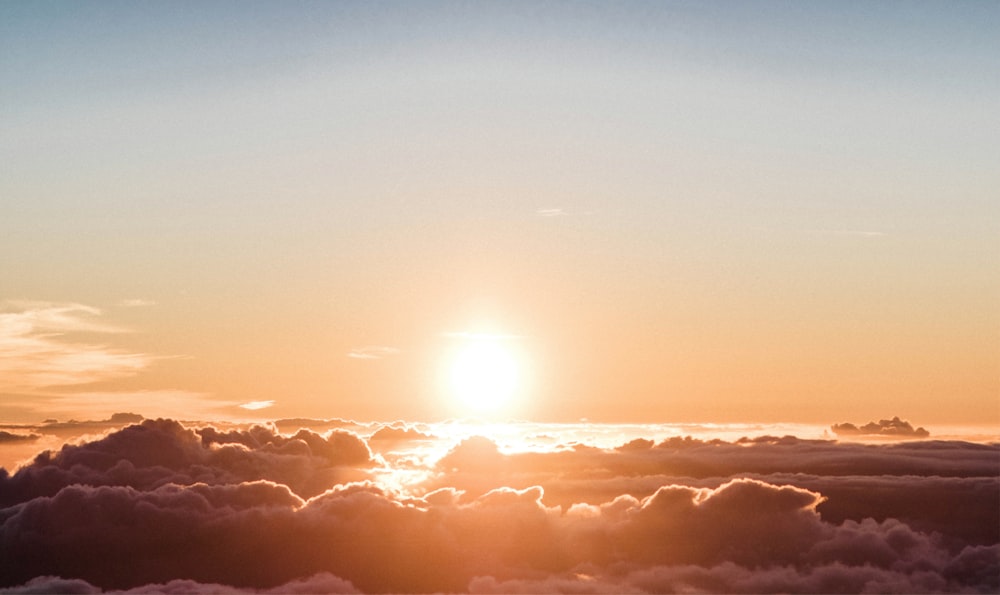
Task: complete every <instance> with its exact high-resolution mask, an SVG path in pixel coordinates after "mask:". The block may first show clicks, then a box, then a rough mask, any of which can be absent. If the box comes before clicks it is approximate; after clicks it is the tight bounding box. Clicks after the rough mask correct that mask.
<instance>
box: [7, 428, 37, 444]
mask: <svg viewBox="0 0 1000 595" xmlns="http://www.w3.org/2000/svg"><path fill="white" fill-rule="evenodd" d="M36 440H38V434H15V433H12V432H7V431H5V430H0V443H7V442H22V443H23V442H34V441H36Z"/></svg>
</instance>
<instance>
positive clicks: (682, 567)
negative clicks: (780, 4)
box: [0, 420, 1000, 593]
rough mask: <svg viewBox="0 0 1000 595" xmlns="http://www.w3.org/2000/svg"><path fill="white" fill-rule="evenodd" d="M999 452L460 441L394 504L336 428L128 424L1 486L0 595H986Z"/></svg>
mask: <svg viewBox="0 0 1000 595" xmlns="http://www.w3.org/2000/svg"><path fill="white" fill-rule="evenodd" d="M387 427H393V426H387ZM396 429H400V428H399V427H396ZM997 454H998V447H997V446H996V445H969V444H966V443H948V442H938V441H933V442H921V443H912V444H892V445H877V446H872V447H869V446H864V445H859V444H839V443H835V442H827V441H803V440H798V439H793V438H771V437H766V438H761V439H753V440H745V441H738V442H736V443H727V442H722V441H706V442H702V441H696V440H693V439H692V440H684V439H680V440H668V441H665V442H661V443H654V442H651V441H633V442H630V443H628V444H626V445H624V446H623V447H622V448H618V449H611V450H604V449H597V448H593V447H589V446H586V445H579V444H577V445H571V446H567V447H565V448H563V449H561V450H556V451H553V452H534V453H518V454H505V453H503V452H502V451H501V450H500V449H499V448H497V446H496V444H495V443H494V442H492V441H491V440H489V439H486V438H482V437H477V438H471V439H467V440H465V441H462V442H461V443H459V444H458V445H456V446H455V447H454V448H453V449H452V450H451V451H450V452H448V453H447V454H446V455H444V456H443V457H442V458H441V459H440V460H439V462H438V464H437V466H436V468H435V469H434V470H433V477H432V478H431V479H430V480H428V481H427V482H425V483H424V484H422V485H421V486H418V487H417V488H415V489H416V490H417V491H415V492H414V493H404V492H397V491H393V490H390V489H387V488H386V487H384V486H382V485H380V484H378V483H375V482H374V481H372V480H366V481H352V479H353V478H356V477H374V475H373V474H372V473H371V468H372V465H375V464H382V463H379V462H378V460H377V459H376V458H373V456H372V455H371V452H370V451H369V450H368V448H367V446H366V445H365V443H364V441H362V440H361V439H360V438H358V436H356V435H354V434H350V433H347V432H344V431H342V430H334V431H331V432H330V433H328V434H325V435H320V434H317V433H315V432H313V431H310V430H298V431H297V432H296V433H295V434H293V435H290V436H287V435H283V434H280V433H278V432H277V431H276V430H275V429H274V428H272V427H267V426H255V427H252V428H248V429H220V428H217V427H212V426H205V427H200V428H198V427H185V426H183V425H181V424H179V423H177V422H173V421H170V420H146V421H143V422H142V423H141V424H137V425H133V426H129V427H127V428H124V429H122V430H120V431H118V432H115V433H113V434H110V435H108V436H106V437H104V438H102V439H100V440H96V441H93V442H90V443H86V444H81V445H77V446H66V447H64V448H63V449H62V450H61V451H59V452H57V453H50V454H47V455H43V456H40V457H39V458H38V459H36V461H35V462H34V463H32V464H31V465H29V466H27V467H25V468H23V469H22V470H21V471H19V472H18V473H16V474H15V475H14V476H4V477H3V478H2V483H0V495H2V496H3V497H4V498H5V501H4V503H3V505H2V506H3V507H2V508H0V586H2V587H16V588H18V589H21V590H22V591H24V592H45V591H53V590H55V591H64V592H82V593H86V592H94V591H95V590H98V589H101V590H116V589H117V590H133V592H158V593H162V592H168V593H169V592H185V593H200V592H213V593H226V592H231V591H234V590H240V591H244V592H352V591H354V590H355V589H357V590H360V591H364V592H420V593H423V592H462V591H473V592H583V593H586V592H601V593H603V592H678V591H709V592H753V593H759V592H946V591H954V592H995V591H997V589H998V588H1000V584H998V577H1000V573H998V570H1000V568H998V563H997V560H998V554H1000V545H998V542H1000V539H998V538H997V537H996V536H995V534H994V533H991V532H990V531H989V530H981V529H977V528H975V527H974V526H973V525H974V524H975V523H974V521H975V515H979V514H985V515H986V516H984V517H980V518H981V519H982V520H981V522H980V525H987V524H989V523H990V522H993V521H992V519H993V518H994V517H990V516H989V514H988V513H987V512H986V511H987V509H988V508H989V507H990V506H993V505H994V502H995V499H996V497H997V494H1000V485H998V483H997V482H998V481H1000V479H998V477H1000V473H998V468H997V466H998V464H1000V459H998V457H997ZM990 461H992V463H990ZM990 465H992V467H990ZM740 467H750V468H753V469H756V471H755V472H754V474H753V477H750V476H748V475H750V474H748V473H747V472H745V471H744V472H731V470H732V469H739V468H740ZM678 469H681V470H686V471H688V472H691V473H690V474H689V475H686V476H681V475H676V474H674V473H676V471H677V470H678ZM913 469H920V470H922V471H923V473H922V474H912V473H910V471H912V470H913ZM808 470H811V471H808ZM820 470H825V472H823V473H821V472H818V471H820ZM833 470H836V473H831V471H833ZM893 470H904V471H906V472H905V473H901V474H895V473H894V472H893ZM876 472H877V473H876ZM960 472H961V473H960ZM672 474H673V475H672ZM588 479H589V480H590V481H591V482H593V483H594V484H595V485H596V486H597V487H595V488H587V487H586V484H587V481H588ZM532 480H537V481H536V483H527V482H529V481H532ZM321 485H322V486H324V487H323V488H322V489H320V486H321ZM491 486H492V487H491ZM421 489H422V490H424V491H420V490H421ZM415 494H416V495H415ZM419 494H423V495H422V496H421V495H419ZM553 494H555V495H553ZM921 502H923V503H924V505H923V506H921V504H920V503H921ZM956 508H963V509H966V508H967V509H968V510H961V511H958V510H956ZM949 519H950V520H949ZM949 523H951V524H953V525H955V526H950V525H949ZM994 524H995V523H994ZM977 531H978V532H977Z"/></svg>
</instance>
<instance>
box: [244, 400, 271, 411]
mask: <svg viewBox="0 0 1000 595" xmlns="http://www.w3.org/2000/svg"><path fill="white" fill-rule="evenodd" d="M273 405H274V401H250V402H249V403H242V404H241V405H240V409H246V410H248V411H257V410H258V409H267V408H268V407H272V406H273Z"/></svg>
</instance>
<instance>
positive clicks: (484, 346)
mask: <svg viewBox="0 0 1000 595" xmlns="http://www.w3.org/2000/svg"><path fill="white" fill-rule="evenodd" d="M509 343H510V341H509V340H507V339H506V338H505V337H503V336H499V335H487V334H470V335H466V336H463V337H462V344H461V345H460V346H458V348H457V349H456V351H455V352H454V353H453V355H452V357H451V362H450V367H449V375H448V379H449V383H450V388H451V392H452V395H453V396H454V397H455V399H456V400H457V401H458V402H459V404H460V405H461V406H462V408H463V409H466V410H467V411H470V412H472V413H475V414H478V415H490V414H498V413H501V412H503V411H505V410H507V409H509V408H510V406H511V405H512V402H513V399H514V397H515V396H516V394H517V392H518V390H519V388H520V381H521V378H520V376H521V370H520V365H519V363H518V359H517V357H515V354H514V352H513V350H512V349H511V347H510V346H509V345H508V344H509Z"/></svg>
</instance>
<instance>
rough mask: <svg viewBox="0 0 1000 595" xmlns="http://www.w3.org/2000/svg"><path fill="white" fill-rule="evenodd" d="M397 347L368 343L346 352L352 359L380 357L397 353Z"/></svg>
mask: <svg viewBox="0 0 1000 595" xmlns="http://www.w3.org/2000/svg"><path fill="white" fill-rule="evenodd" d="M398 353H399V349H397V348H395V347H386V346H383V345H369V346H367V347H358V348H356V349H352V350H350V351H349V352H347V357H349V358H352V359H382V358H385V357H390V356H393V355H397V354H398Z"/></svg>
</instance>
